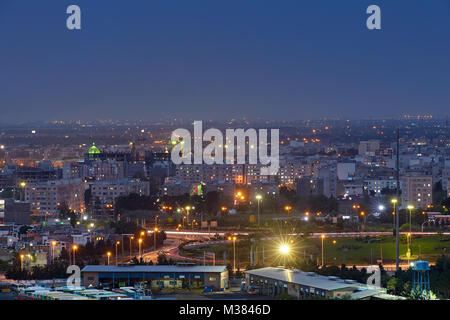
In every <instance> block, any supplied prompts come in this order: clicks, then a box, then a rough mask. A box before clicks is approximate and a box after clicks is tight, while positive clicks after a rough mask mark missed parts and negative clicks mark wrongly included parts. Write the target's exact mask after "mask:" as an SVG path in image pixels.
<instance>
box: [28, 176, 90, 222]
mask: <svg viewBox="0 0 450 320" xmlns="http://www.w3.org/2000/svg"><path fill="white" fill-rule="evenodd" d="M84 191H85V186H84V183H83V182H82V181H81V179H61V180H54V181H46V182H39V183H30V184H27V185H26V186H25V201H26V202H30V204H31V211H32V212H33V213H37V214H39V215H44V214H45V215H47V214H50V215H52V214H57V213H59V206H60V205H62V204H63V203H65V204H66V205H67V206H68V207H69V209H71V210H73V211H75V212H79V213H82V212H84V210H85V208H84Z"/></svg>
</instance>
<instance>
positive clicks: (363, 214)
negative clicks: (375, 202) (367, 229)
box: [361, 211, 366, 231]
mask: <svg viewBox="0 0 450 320" xmlns="http://www.w3.org/2000/svg"><path fill="white" fill-rule="evenodd" d="M361 217H362V220H363V221H362V224H363V225H362V229H363V230H362V231H364V225H365V224H366V213H365V212H364V211H361Z"/></svg>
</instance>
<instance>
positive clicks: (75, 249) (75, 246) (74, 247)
mask: <svg viewBox="0 0 450 320" xmlns="http://www.w3.org/2000/svg"><path fill="white" fill-rule="evenodd" d="M77 249H78V246H77V245H76V244H74V245H73V246H72V252H73V264H76V263H75V261H76V260H75V251H77Z"/></svg>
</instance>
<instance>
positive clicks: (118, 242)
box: [116, 241, 120, 266]
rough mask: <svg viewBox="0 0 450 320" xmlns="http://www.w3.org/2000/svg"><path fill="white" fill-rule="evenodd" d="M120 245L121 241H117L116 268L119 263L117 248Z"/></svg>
mask: <svg viewBox="0 0 450 320" xmlns="http://www.w3.org/2000/svg"><path fill="white" fill-rule="evenodd" d="M119 244H120V241H117V242H116V266H117V263H118V261H117V258H118V254H117V246H118V245H119Z"/></svg>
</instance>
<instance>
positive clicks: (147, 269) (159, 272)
mask: <svg viewBox="0 0 450 320" xmlns="http://www.w3.org/2000/svg"><path fill="white" fill-rule="evenodd" d="M81 273H82V281H83V285H84V286H85V287H89V286H92V287H105V286H111V287H112V288H119V287H122V286H133V285H134V284H135V283H145V284H146V286H147V287H148V288H151V289H153V290H154V289H168V288H174V289H182V288H203V289H205V291H223V290H225V289H227V288H228V269H227V268H226V266H196V265H154V266H143V265H132V266H120V265H119V266H105V265H88V266H85V267H84V268H83V270H81Z"/></svg>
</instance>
